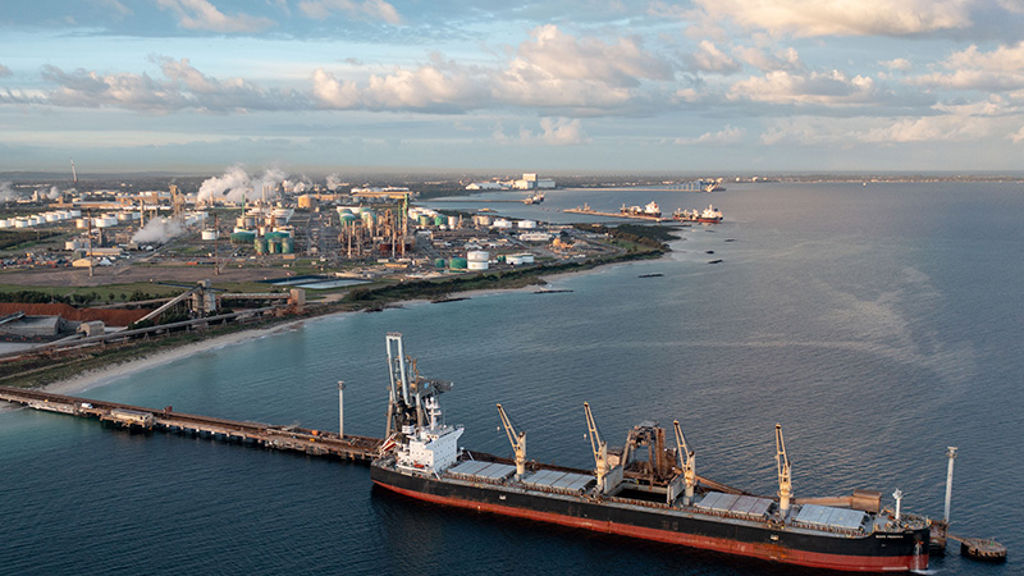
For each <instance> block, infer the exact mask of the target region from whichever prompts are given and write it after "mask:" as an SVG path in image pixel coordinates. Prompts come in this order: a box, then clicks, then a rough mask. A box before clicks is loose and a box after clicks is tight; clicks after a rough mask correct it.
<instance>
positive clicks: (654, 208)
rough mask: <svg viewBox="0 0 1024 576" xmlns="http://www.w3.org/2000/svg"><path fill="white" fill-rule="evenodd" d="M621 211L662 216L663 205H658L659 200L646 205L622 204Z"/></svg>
mask: <svg viewBox="0 0 1024 576" xmlns="http://www.w3.org/2000/svg"><path fill="white" fill-rule="evenodd" d="M619 212H620V213H622V214H626V215H629V216H647V217H651V218H659V217H660V216H661V207H660V206H658V203H657V202H649V203H647V204H645V205H644V206H642V207H641V206H626V205H625V204H623V205H622V208H619Z"/></svg>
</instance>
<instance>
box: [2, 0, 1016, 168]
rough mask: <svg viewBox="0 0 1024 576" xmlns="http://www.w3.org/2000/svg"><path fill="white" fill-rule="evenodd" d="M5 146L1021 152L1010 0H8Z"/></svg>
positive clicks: (974, 164)
mask: <svg viewBox="0 0 1024 576" xmlns="http://www.w3.org/2000/svg"><path fill="white" fill-rule="evenodd" d="M5 8H6V10H5V11H4V12H5V14H4V15H0V171H9V170H53V171H61V170H65V169H66V167H67V166H68V160H69V158H74V159H75V161H76V164H78V165H79V167H80V169H81V170H83V171H96V172H104V171H144V170H175V171H211V170H213V171H216V170H220V169H222V168H223V167H225V166H230V165H235V164H244V165H246V166H253V167H257V166H260V167H267V166H275V167H282V168H284V169H287V170H295V171H300V170H305V171H317V170H319V171H323V172H325V173H326V172H332V171H335V170H337V169H345V168H357V167H369V168H413V169H438V170H449V169H450V170H485V171H486V170H512V171H547V172H575V171H597V172H608V171H631V172H725V171H727V172H730V173H733V172H766V171H796V170H800V171H806V170H810V171H837V170H853V171H874V170H878V171H882V170H958V171H965V172H968V171H984V170H997V171H998V170H1004V171H1009V170H1020V169H1022V168H1024V164H1022V163H1021V159H1022V158H1024V154H1022V153H1024V2H1020V1H1019V0H857V1H852V0H693V1H690V2H668V1H664V0H656V1H651V2H644V1H637V2H627V1H614V0H609V1H601V0H547V1H544V2H521V3H516V2H512V1H507V0H506V1H500V0H478V1H474V2H454V1H451V0H413V1H399V0H394V1H390V2H389V1H386V0H248V1H240V0H74V1H58V0H33V1H25V0H14V1H13V2H7V3H5Z"/></svg>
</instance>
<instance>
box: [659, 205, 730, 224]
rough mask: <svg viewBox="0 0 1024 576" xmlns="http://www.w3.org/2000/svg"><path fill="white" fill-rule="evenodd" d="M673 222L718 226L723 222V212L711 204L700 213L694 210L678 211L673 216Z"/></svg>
mask: <svg viewBox="0 0 1024 576" xmlns="http://www.w3.org/2000/svg"><path fill="white" fill-rule="evenodd" d="M672 219H673V220H678V221H680V222H700V223H701V224H718V223H719V222H721V221H722V219H723V216H722V211H721V210H719V209H718V208H715V207H714V206H712V205H711V204H708V207H707V208H705V209H704V210H702V211H700V212H698V211H697V210H696V209H694V210H676V211H675V212H674V213H673V214H672Z"/></svg>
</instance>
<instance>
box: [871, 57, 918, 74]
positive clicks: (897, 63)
mask: <svg viewBox="0 0 1024 576" xmlns="http://www.w3.org/2000/svg"><path fill="white" fill-rule="evenodd" d="M879 64H880V65H881V66H882V67H883V68H885V69H887V70H890V71H893V72H906V71H907V70H910V68H911V64H910V60H907V59H906V58H893V59H892V60H882V61H880V62H879Z"/></svg>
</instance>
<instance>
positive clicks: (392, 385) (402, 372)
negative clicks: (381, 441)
mask: <svg viewBox="0 0 1024 576" xmlns="http://www.w3.org/2000/svg"><path fill="white" fill-rule="evenodd" d="M387 355H388V367H389V368H390V370H389V374H388V376H389V382H388V411H387V427H386V429H385V432H384V437H385V438H391V436H392V435H393V434H396V433H400V432H401V431H402V428H403V427H405V426H409V425H418V426H423V425H424V423H425V421H426V419H427V417H428V416H429V414H428V410H425V401H426V400H429V399H430V398H433V397H435V396H437V395H438V394H441V393H442V392H447V391H449V390H451V388H452V383H451V382H449V381H447V380H434V379H428V378H423V377H422V376H420V373H419V369H418V368H417V367H416V360H414V359H413V358H410V357H408V356H406V355H405V346H404V343H403V341H402V335H401V334H400V333H398V332H388V334H387ZM427 408H429V407H427Z"/></svg>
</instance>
